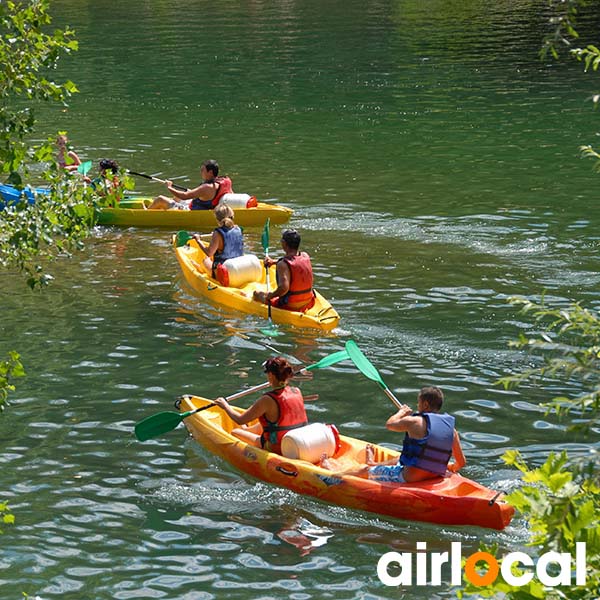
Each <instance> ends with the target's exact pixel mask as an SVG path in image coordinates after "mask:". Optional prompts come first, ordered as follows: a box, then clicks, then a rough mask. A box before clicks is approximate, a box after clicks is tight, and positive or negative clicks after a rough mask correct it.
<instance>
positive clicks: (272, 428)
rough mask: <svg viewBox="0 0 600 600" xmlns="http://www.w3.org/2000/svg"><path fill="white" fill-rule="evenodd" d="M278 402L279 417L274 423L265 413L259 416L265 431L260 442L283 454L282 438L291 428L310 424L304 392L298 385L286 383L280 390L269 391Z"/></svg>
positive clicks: (268, 448)
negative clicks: (305, 408) (293, 385)
mask: <svg viewBox="0 0 600 600" xmlns="http://www.w3.org/2000/svg"><path fill="white" fill-rule="evenodd" d="M267 396H271V398H273V400H275V402H276V403H277V406H278V408H279V419H277V421H275V422H274V423H272V422H271V421H269V420H268V419H267V418H266V417H265V416H264V415H263V416H262V417H259V419H258V420H259V421H260V424H261V425H262V428H263V432H262V435H261V436H260V443H261V446H262V447H263V448H265V449H266V450H269V451H270V452H276V453H277V454H281V439H282V438H283V436H284V435H285V434H286V433H287V432H288V431H289V430H290V429H297V428H298V427H304V425H307V424H308V418H307V416H306V411H305V410H304V400H303V398H302V392H300V390H299V389H298V388H296V387H290V386H289V385H286V386H285V387H283V388H279V389H278V390H273V391H272V392H268V393H267Z"/></svg>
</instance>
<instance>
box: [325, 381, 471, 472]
mask: <svg viewBox="0 0 600 600" xmlns="http://www.w3.org/2000/svg"><path fill="white" fill-rule="evenodd" d="M443 401H444V394H443V392H442V390H441V389H440V388H439V387H436V386H430V387H424V388H422V389H421V391H420V392H419V395H418V397H417V412H413V410H412V408H411V407H410V406H408V405H406V404H402V405H401V407H400V409H399V410H398V412H397V413H396V414H394V415H392V416H391V417H390V418H389V419H388V420H387V423H386V424H385V426H386V427H387V428H388V429H390V430H391V431H398V432H404V443H403V445H402V453H401V454H400V458H399V459H398V460H397V461H395V460H394V461H393V462H392V463H391V464H390V463H389V462H388V463H376V462H375V460H374V456H373V454H374V453H373V447H372V446H370V445H368V446H367V447H366V464H365V465H361V466H360V467H358V468H356V469H348V470H345V471H343V474H344V475H357V476H359V477H368V478H369V479H373V480H375V481H379V482H387V483H413V482H416V481H423V480H425V479H432V478H434V477H439V476H444V475H445V474H446V470H448V471H451V472H454V473H457V472H458V471H459V470H460V469H462V468H463V467H464V466H465V465H466V459H465V455H464V453H463V450H462V446H461V444H460V439H459V437H458V432H457V431H456V429H455V428H454V417H452V416H450V415H449V414H447V413H440V410H441V408H442V404H443ZM451 457H454V462H452V463H450V464H448V462H449V460H450V458H451ZM321 466H322V467H323V468H325V469H329V470H336V467H335V463H334V462H333V461H331V460H330V459H329V458H327V457H323V459H322V460H321Z"/></svg>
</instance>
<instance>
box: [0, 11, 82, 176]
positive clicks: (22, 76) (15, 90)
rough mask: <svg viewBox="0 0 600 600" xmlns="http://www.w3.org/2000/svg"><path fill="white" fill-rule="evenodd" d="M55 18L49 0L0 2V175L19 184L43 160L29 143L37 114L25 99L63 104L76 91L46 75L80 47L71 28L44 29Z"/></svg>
mask: <svg viewBox="0 0 600 600" xmlns="http://www.w3.org/2000/svg"><path fill="white" fill-rule="evenodd" d="M51 21H52V19H51V17H50V15H49V14H48V0H32V1H30V2H13V1H11V0H9V1H8V2H2V3H0V34H1V35H0V65H1V66H0V173H5V174H7V175H8V182H9V183H11V184H13V185H16V186H21V185H23V175H26V174H27V165H28V164H29V163H31V162H37V160H39V159H40V158H42V159H43V157H41V156H36V152H37V149H35V148H32V147H30V146H29V144H28V142H27V136H28V135H29V134H30V133H31V132H32V131H33V128H34V125H35V118H34V113H33V108H32V107H31V102H30V103H28V105H27V106H24V105H23V101H22V100H28V101H54V102H63V103H64V102H65V101H66V99H67V98H69V97H70V96H71V95H72V94H73V93H75V92H77V88H76V87H75V84H74V83H73V82H72V81H66V82H64V83H62V84H60V83H56V82H54V81H51V80H50V79H48V78H47V76H48V75H49V74H50V73H51V72H52V71H53V70H55V69H56V67H57V64H58V61H59V58H60V57H61V56H62V55H63V54H66V53H69V52H72V51H74V50H77V41H76V40H75V39H74V37H73V36H74V32H73V31H72V30H70V29H66V30H64V31H63V30H60V29H56V30H54V31H53V32H52V34H47V33H44V31H43V30H42V28H43V27H45V26H49V25H50V23H51ZM20 100H21V101H20ZM36 159H37V160H36Z"/></svg>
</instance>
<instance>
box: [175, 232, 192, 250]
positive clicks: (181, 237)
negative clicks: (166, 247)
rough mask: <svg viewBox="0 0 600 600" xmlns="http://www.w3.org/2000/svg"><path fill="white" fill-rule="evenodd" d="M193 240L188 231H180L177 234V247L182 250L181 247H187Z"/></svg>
mask: <svg viewBox="0 0 600 600" xmlns="http://www.w3.org/2000/svg"><path fill="white" fill-rule="evenodd" d="M191 239H192V236H191V235H190V234H189V233H188V232H187V231H184V230H182V231H178V232H177V233H176V234H175V246H176V247H177V248H181V246H185V245H186V244H187V243H188V242H189V241H190V240H191Z"/></svg>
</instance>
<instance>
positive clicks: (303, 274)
mask: <svg viewBox="0 0 600 600" xmlns="http://www.w3.org/2000/svg"><path fill="white" fill-rule="evenodd" d="M280 260H283V261H285V262H286V263H287V265H288V267H289V268H290V289H289V290H288V293H287V294H285V295H284V296H282V297H281V298H279V302H278V304H277V306H278V307H279V308H285V309H287V310H297V311H303V312H304V311H305V310H308V309H309V308H310V307H311V306H312V305H313V304H314V303H315V293H314V292H313V289H312V286H313V272H312V264H311V262H310V256H308V254H307V253H306V252H300V253H299V254H296V256H292V257H291V258H290V257H288V256H284V257H283V258H281V259H280Z"/></svg>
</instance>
